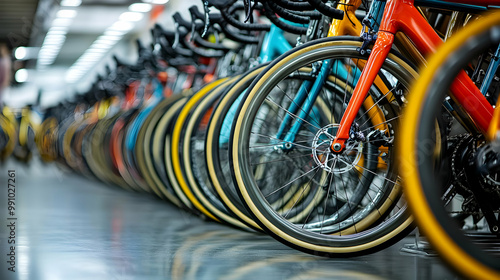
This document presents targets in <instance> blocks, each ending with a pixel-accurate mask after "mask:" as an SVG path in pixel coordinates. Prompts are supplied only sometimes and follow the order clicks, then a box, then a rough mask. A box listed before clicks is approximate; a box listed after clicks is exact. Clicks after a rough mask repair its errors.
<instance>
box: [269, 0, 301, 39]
mask: <svg viewBox="0 0 500 280" xmlns="http://www.w3.org/2000/svg"><path fill="white" fill-rule="evenodd" d="M262 4H263V5H264V14H265V15H266V17H267V18H269V20H270V21H271V22H272V23H274V24H275V25H276V26H277V27H279V28H280V29H282V30H284V31H287V32H290V33H294V34H301V35H303V34H306V33H307V28H305V27H297V26H292V25H289V24H286V23H284V22H283V21H281V20H280V19H279V18H278V17H277V16H276V15H275V14H274V13H273V12H272V9H271V8H270V7H269V4H268V2H267V1H263V2H262Z"/></svg>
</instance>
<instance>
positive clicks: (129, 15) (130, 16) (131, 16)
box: [120, 12, 144, 21]
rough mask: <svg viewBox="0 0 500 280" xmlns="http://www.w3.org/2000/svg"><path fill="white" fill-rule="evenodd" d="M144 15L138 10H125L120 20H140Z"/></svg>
mask: <svg viewBox="0 0 500 280" xmlns="http://www.w3.org/2000/svg"><path fill="white" fill-rule="evenodd" d="M143 17H144V15H143V14H141V13H137V12H125V13H123V14H121V15H120V20H123V21H140V20H141V19H142V18H143Z"/></svg>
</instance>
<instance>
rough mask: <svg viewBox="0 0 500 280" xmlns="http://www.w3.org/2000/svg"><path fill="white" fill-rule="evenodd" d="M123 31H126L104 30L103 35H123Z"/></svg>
mask: <svg viewBox="0 0 500 280" xmlns="http://www.w3.org/2000/svg"><path fill="white" fill-rule="evenodd" d="M125 33H127V32H126V31H117V30H106V31H104V35H106V36H108V35H109V36H122V35H124V34H125Z"/></svg>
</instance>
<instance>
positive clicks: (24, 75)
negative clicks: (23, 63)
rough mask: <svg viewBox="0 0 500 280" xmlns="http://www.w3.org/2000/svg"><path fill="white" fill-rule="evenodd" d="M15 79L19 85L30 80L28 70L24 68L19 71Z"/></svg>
mask: <svg viewBox="0 0 500 280" xmlns="http://www.w3.org/2000/svg"><path fill="white" fill-rule="evenodd" d="M14 78H15V79H16V82H18V83H24V82H26V81H27V80H28V70H26V69H24V68H22V69H19V70H17V71H16V74H15V76H14Z"/></svg>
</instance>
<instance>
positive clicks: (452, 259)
mask: <svg viewBox="0 0 500 280" xmlns="http://www.w3.org/2000/svg"><path fill="white" fill-rule="evenodd" d="M499 31H500V14H499V13H498V12H496V13H492V14H491V15H489V16H486V17H484V18H482V19H480V20H478V21H477V22H475V23H473V24H471V25H470V26H467V27H466V28H464V30H463V31H462V32H460V33H457V34H456V35H454V36H452V37H451V39H450V40H449V42H447V43H446V44H444V45H443V46H442V47H441V48H440V49H439V51H438V52H436V54H435V55H433V56H432V58H431V59H429V64H428V66H427V68H426V69H424V71H422V75H421V77H420V78H419V80H418V82H417V83H415V86H414V87H413V89H412V93H411V96H410V98H409V103H408V107H407V109H406V112H405V119H404V121H403V128H402V130H401V137H402V141H401V143H400V146H399V154H400V156H401V168H402V171H403V172H402V176H404V182H405V184H404V185H405V192H406V194H407V197H408V201H409V204H410V206H411V207H412V209H413V213H414V215H415V217H416V220H417V222H418V224H419V227H420V229H421V230H422V231H423V232H424V233H425V235H426V237H427V238H428V239H429V241H430V243H431V245H433V247H434V248H435V249H436V250H437V251H438V252H439V254H440V256H441V257H442V258H443V259H445V260H446V261H447V262H448V263H449V264H450V265H451V266H452V267H453V268H454V269H455V270H457V271H459V272H460V273H461V274H463V275H465V276H466V277H469V278H472V279H498V278H500V262H499V259H498V255H497V254H495V253H494V250H495V249H494V248H495V247H492V246H494V245H491V244H490V242H488V239H492V238H493V240H495V236H496V238H498V236H499V229H498V227H499V221H498V217H497V216H496V215H498V214H496V213H498V212H499V210H500V209H499V206H500V203H499V201H500V197H499V196H498V192H495V186H498V183H497V180H496V178H497V177H496V175H497V174H498V171H499V170H498V162H497V159H498V138H497V137H498V134H497V133H498V117H499V113H500V111H499V109H498V108H499V107H498V105H499V103H498V101H496V100H495V99H497V97H498V86H495V85H494V83H496V81H495V79H494V77H493V75H494V74H495V73H496V74H498V62H497V61H498V52H499V46H500V36H499V33H498V32H499ZM483 54H485V56H487V57H490V54H493V55H492V56H491V60H490V61H489V62H488V63H485V64H486V66H488V67H483V63H480V59H478V58H477V57H480V58H481V57H484V55H483ZM495 60H497V61H495ZM471 67H473V68H471ZM474 68H476V69H483V70H486V71H485V75H484V78H483V77H480V78H479V79H477V80H476V79H475V81H476V83H477V86H476V85H474V84H472V85H469V86H470V87H471V88H470V89H469V91H467V92H465V93H463V92H458V91H456V90H455V89H456V87H457V86H456V85H454V82H453V81H454V80H455V78H456V77H460V75H463V73H464V70H462V69H465V70H468V71H469V73H474V72H475V71H473V70H474ZM492 82H493V84H492ZM460 95H463V97H460ZM450 97H451V98H450ZM476 100H481V102H480V103H476ZM443 103H444V104H445V105H449V104H454V105H456V106H452V107H450V106H446V107H445V108H446V109H442V106H443V105H441V104H443ZM494 104H497V107H496V109H495V110H494V111H493V105H494ZM424 108H425V112H424ZM443 111H444V112H447V113H448V114H452V115H453V116H458V117H460V119H458V118H457V120H458V122H459V123H460V124H461V125H462V126H461V127H463V128H465V129H462V130H461V131H460V133H461V134H458V135H455V136H454V137H458V140H455V141H456V142H458V143H457V144H455V145H454V146H455V147H452V149H451V151H450V148H448V149H445V150H442V149H440V147H437V144H436V141H435V137H436V136H435V135H436V133H435V132H434V128H433V118H435V117H436V116H437V115H440V114H443ZM450 133H453V130H452V131H451V132H450ZM447 157H451V159H447ZM447 161H451V163H447ZM442 162H445V163H447V164H449V165H451V171H448V172H446V171H447V170H446V169H444V168H442V166H443V164H442ZM426 165H428V166H426ZM450 173H451V174H450ZM469 216H472V221H470V219H471V218H470V217H469ZM465 217H469V218H468V219H465ZM482 218H484V219H485V220H486V223H485V224H484V225H481V223H480V220H481V219H482ZM470 223H473V225H474V224H475V225H474V227H470V225H469V224H470ZM481 243H483V244H481Z"/></svg>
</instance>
